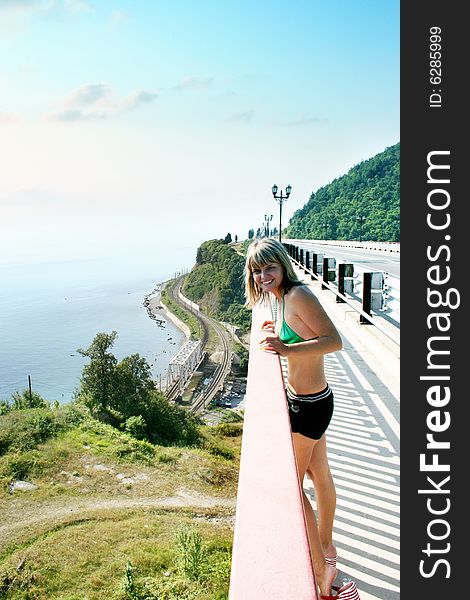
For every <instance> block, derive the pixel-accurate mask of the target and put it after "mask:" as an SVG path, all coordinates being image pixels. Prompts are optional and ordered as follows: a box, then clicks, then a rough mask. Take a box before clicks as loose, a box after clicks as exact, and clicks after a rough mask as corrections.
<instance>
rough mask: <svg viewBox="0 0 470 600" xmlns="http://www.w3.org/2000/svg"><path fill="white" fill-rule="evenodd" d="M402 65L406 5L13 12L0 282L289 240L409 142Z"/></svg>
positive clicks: (2, 31) (0, 4)
mask: <svg viewBox="0 0 470 600" xmlns="http://www.w3.org/2000/svg"><path fill="white" fill-rule="evenodd" d="M399 60H400V57H399V1H398V0H381V1H380V2H377V1H376V0H289V1H281V0H270V1H268V0H258V1H257V2H253V1H247V0H237V1H234V0H223V1H220V0H173V1H172V2H168V1H160V0H148V1H147V0H115V1H114V0H0V90H1V93H0V266H1V265H15V264H28V263H36V262H42V261H51V260H63V259H66V260H73V259H77V258H86V259H88V258H96V257H105V258H110V257H115V258H116V259H119V260H121V259H122V260H124V259H128V260H134V258H135V257H138V256H146V257H147V258H152V257H160V258H161V257H169V256H170V255H171V256H172V257H173V258H172V260H173V261H175V263H178V266H181V267H183V266H184V267H190V266H191V265H192V263H193V262H194V258H195V251H196V249H197V247H198V246H199V245H200V244H201V243H202V242H203V241H205V240H208V239H213V238H221V237H225V235H226V234H227V233H228V232H230V233H231V235H232V237H234V236H235V235H237V236H238V238H239V239H244V238H246V237H247V234H248V230H249V229H250V228H253V229H255V230H256V229H257V228H258V227H261V226H262V225H263V222H264V218H265V215H270V214H272V215H273V219H272V225H275V226H278V225H279V223H278V221H279V205H278V204H277V203H276V202H275V200H274V199H273V197H272V194H271V187H272V185H273V184H277V185H278V186H279V188H280V189H281V190H284V189H285V187H286V186H287V185H288V184H290V185H291V186H292V193H291V196H290V198H289V200H288V201H287V202H286V203H284V206H283V222H282V225H283V226H285V225H287V222H288V220H289V218H290V217H291V216H292V215H293V213H294V212H295V210H297V209H299V208H301V207H302V206H303V205H304V204H305V203H306V202H307V201H308V198H309V196H310V194H311V192H312V191H315V190H316V189H318V188H319V187H321V186H323V185H325V184H327V183H328V182H330V181H332V180H333V179H335V178H336V177H339V176H341V175H343V174H345V173H346V172H347V171H348V170H349V169H350V168H351V167H352V166H354V165H355V164H357V163H359V162H361V161H362V160H365V159H368V158H370V157H371V156H374V155H375V154H377V153H378V152H382V151H383V150H384V149H385V148H386V147H388V146H391V145H393V144H395V143H397V142H398V141H399ZM178 261H179V262H178ZM175 266H176V265H175Z"/></svg>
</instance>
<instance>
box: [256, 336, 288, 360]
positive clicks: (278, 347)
mask: <svg viewBox="0 0 470 600" xmlns="http://www.w3.org/2000/svg"><path fill="white" fill-rule="evenodd" d="M260 348H261V350H264V351H265V352H270V353H271V354H280V355H281V356H286V355H287V353H288V351H289V348H288V347H287V345H286V344H283V343H282V342H281V340H280V339H279V336H277V335H268V336H266V337H265V338H264V339H262V340H261V342H260Z"/></svg>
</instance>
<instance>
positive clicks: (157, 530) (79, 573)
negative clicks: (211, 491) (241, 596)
mask: <svg viewBox="0 0 470 600" xmlns="http://www.w3.org/2000/svg"><path fill="white" fill-rule="evenodd" d="M202 517H203V518H206V519H207V520H206V521H205V520H203V518H201V513H194V512H192V511H190V510H181V509H180V510H178V511H169V510H167V511H162V510H160V511H148V512H146V513H144V514H142V513H141V512H132V511H126V512H119V511H114V512H107V513H102V514H101V515H100V516H99V517H96V518H94V519H89V520H86V521H84V522H74V523H70V524H68V525H67V526H64V527H61V528H58V529H56V530H53V531H49V532H47V533H46V534H44V535H42V536H39V537H38V538H37V539H35V540H34V541H33V542H32V543H31V544H29V545H27V546H25V547H23V548H21V549H19V550H17V551H16V552H13V553H11V554H10V555H9V556H8V557H7V558H6V559H5V560H3V561H2V563H1V566H0V598H7V597H8V598H11V599H13V600H15V599H20V598H25V599H26V598H37V599H48V600H54V599H56V598H57V599H58V598H63V599H67V600H78V599H80V600H85V599H87V600H95V599H96V600H102V599H103V598H110V599H115V600H124V599H126V598H135V599H137V600H140V599H141V598H142V599H144V598H146V599H147V598H148V599H149V600H150V599H153V598H155V599H157V598H158V599H160V598H164V597H167V598H168V599H173V598H175V599H176V598H180V599H183V598H185V597H188V598H200V599H207V600H209V599H216V598H220V599H221V598H226V597H227V591H228V579H229V569H230V564H229V558H228V557H229V556H230V551H231V537H232V533H231V530H230V528H229V527H227V526H224V525H222V526H221V525H214V524H211V522H210V517H211V515H210V513H205V514H204V515H202ZM196 518H197V524H195V519H196ZM195 534H196V535H195ZM181 538H183V539H184V542H183V543H182V541H181ZM194 539H198V541H199V548H198V550H197V555H196V554H195V547H194V544H192V543H191V540H194ZM214 573H216V574H217V577H214ZM175 593H178V594H181V595H175ZM7 594H8V595H7ZM163 594H166V596H165V595H163Z"/></svg>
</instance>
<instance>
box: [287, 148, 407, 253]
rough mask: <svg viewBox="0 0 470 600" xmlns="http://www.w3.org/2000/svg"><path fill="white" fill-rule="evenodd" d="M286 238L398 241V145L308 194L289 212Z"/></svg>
mask: <svg viewBox="0 0 470 600" xmlns="http://www.w3.org/2000/svg"><path fill="white" fill-rule="evenodd" d="M361 215H363V216H364V217H365V218H364V219H363V221H362V231H361V223H360V221H359V219H358V218H357V217H358V216H361ZM325 225H328V227H325ZM285 236H286V237H290V238H305V239H330V240H335V239H338V240H356V239H357V240H358V239H360V238H362V239H363V240H377V241H389V242H392V241H393V242H396V241H399V240H400V143H397V144H395V145H394V146H390V147H389V148H386V149H385V150H384V151H383V152H381V153H379V154H376V155H375V156H373V157H372V158H370V159H368V160H365V161H363V162H361V163H359V164H358V165H356V166H354V167H353V168H352V169H350V171H349V172H348V173H347V174H346V175H343V176H342V177H339V178H338V179H335V180H334V181H332V182H331V183H329V184H328V185H325V186H324V187H321V188H319V189H318V190H317V191H316V192H313V193H312V195H311V196H310V198H309V200H308V202H307V204H305V206H304V207H303V208H301V209H299V210H297V211H296V212H295V213H294V215H293V217H292V219H291V220H290V223H289V226H288V227H287V229H286V231H285Z"/></svg>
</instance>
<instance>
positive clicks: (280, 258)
mask: <svg viewBox="0 0 470 600" xmlns="http://www.w3.org/2000/svg"><path fill="white" fill-rule="evenodd" d="M273 262H277V263H280V264H281V266H282V270H283V272H284V276H283V278H282V283H281V287H282V290H283V291H284V292H285V293H287V292H288V291H289V290H290V289H291V288H292V287H294V286H295V285H302V282H301V281H300V280H299V278H298V277H297V275H296V273H295V271H294V268H293V267H292V263H291V261H290V258H289V255H288V254H287V251H286V249H285V248H284V246H283V245H282V244H281V243H280V242H278V241H277V240H274V239H272V238H263V239H262V240H255V241H254V242H252V243H251V244H250V245H249V246H248V251H247V254H246V262H245V270H244V274H245V296H246V305H247V306H254V305H255V304H257V303H258V302H259V301H260V300H262V301H264V302H266V301H268V299H269V292H264V291H263V290H262V289H261V288H260V287H259V286H258V285H257V284H256V283H255V280H254V277H253V271H254V270H256V269H261V268H262V267H265V266H266V265H269V264H271V263H273Z"/></svg>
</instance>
